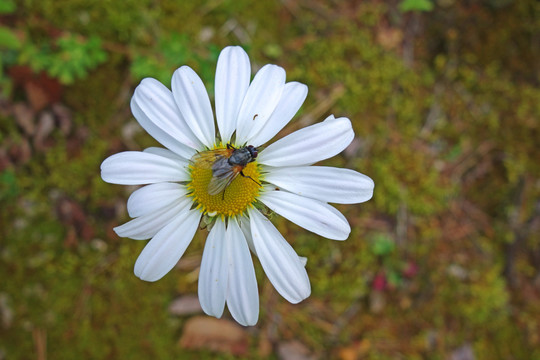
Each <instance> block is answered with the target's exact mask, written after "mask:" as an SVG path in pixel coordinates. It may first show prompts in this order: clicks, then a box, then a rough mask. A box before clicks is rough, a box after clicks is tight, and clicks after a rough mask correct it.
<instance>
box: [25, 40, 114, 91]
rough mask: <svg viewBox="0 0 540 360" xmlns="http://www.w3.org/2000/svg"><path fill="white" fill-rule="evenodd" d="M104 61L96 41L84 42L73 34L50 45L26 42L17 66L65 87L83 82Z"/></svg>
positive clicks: (105, 57)
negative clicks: (26, 67) (58, 82)
mask: <svg viewBox="0 0 540 360" xmlns="http://www.w3.org/2000/svg"><path fill="white" fill-rule="evenodd" d="M105 60H107V53H106V52H105V51H104V50H103V48H102V46H101V40H100V39H99V38H98V37H95V36H91V37H89V38H86V39H85V38H82V37H80V36H77V35H74V34H66V35H63V36H61V37H59V38H57V39H56V41H54V43H53V44H41V45H36V44H34V43H33V42H30V41H26V42H24V44H23V46H22V48H21V51H20V53H19V63H21V64H25V65H29V66H30V68H32V70H34V71H35V72H39V71H46V72H47V74H49V75H50V76H52V77H55V78H57V79H58V80H59V81H60V82H61V83H63V84H66V85H69V84H72V83H73V82H74V81H75V80H76V79H80V78H84V77H85V76H86V75H87V74H88V71H90V70H92V69H94V68H96V67H97V66H98V65H99V64H101V63H103V62H105Z"/></svg>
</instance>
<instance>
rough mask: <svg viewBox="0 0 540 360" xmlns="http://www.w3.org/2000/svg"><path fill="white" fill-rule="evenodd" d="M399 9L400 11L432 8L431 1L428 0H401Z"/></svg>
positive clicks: (428, 9) (429, 9)
mask: <svg viewBox="0 0 540 360" xmlns="http://www.w3.org/2000/svg"><path fill="white" fill-rule="evenodd" d="M399 9H400V10H401V11H402V12H407V11H431V10H433V3H432V2H431V1H430V0H403V1H402V2H401V3H400V4H399Z"/></svg>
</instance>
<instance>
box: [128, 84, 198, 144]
mask: <svg viewBox="0 0 540 360" xmlns="http://www.w3.org/2000/svg"><path fill="white" fill-rule="evenodd" d="M132 101H134V102H135V103H136V104H137V105H138V106H139V108H140V109H141V110H142V112H144V114H146V116H147V117H148V118H149V119H150V120H151V121H152V123H153V124H154V125H156V126H157V127H158V128H159V129H161V130H163V131H164V132H165V133H167V134H169V135H171V136H172V137H173V138H174V139H177V140H178V141H180V142H181V143H182V144H184V145H186V146H189V147H190V148H193V149H201V148H202V143H201V142H200V141H199V139H198V138H197V137H196V136H195V135H194V134H193V132H192V131H191V129H190V128H189V126H188V124H187V123H186V121H185V119H184V118H183V116H182V114H181V113H180V110H179V109H178V107H177V106H176V103H175V102H174V98H173V94H172V93H171V91H170V90H169V89H167V87H166V86H165V85H163V84H162V83H160V82H159V81H157V80H156V79H152V78H146V79H143V80H142V81H141V83H140V84H139V86H137V88H136V89H135V93H134V94H133V98H132ZM137 120H138V119H137ZM141 125H142V126H143V127H144V125H143V124H142V123H141ZM145 129H146V128H145ZM171 150H172V149H171Z"/></svg>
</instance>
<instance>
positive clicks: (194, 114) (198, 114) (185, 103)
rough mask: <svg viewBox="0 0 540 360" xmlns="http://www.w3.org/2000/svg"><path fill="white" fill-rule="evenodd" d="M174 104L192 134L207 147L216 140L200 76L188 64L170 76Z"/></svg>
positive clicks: (208, 103)
mask: <svg viewBox="0 0 540 360" xmlns="http://www.w3.org/2000/svg"><path fill="white" fill-rule="evenodd" d="M171 85H172V93H173V97H174V100H175V101H176V105H177V106H178V109H180V112H181V113H182V115H183V117H184V119H185V121H186V123H187V124H188V126H189V128H190V129H191V131H193V134H195V136H197V138H198V139H199V140H200V141H201V142H202V143H203V144H204V145H206V146H207V147H209V148H210V147H212V146H213V145H214V143H215V142H216V129H215V127H214V115H213V114H212V105H210V99H209V98H208V93H207V92H206V88H205V87H204V84H203V82H202V80H201V78H200V77H199V76H198V75H197V74H196V73H195V71H193V70H192V69H191V68H190V67H189V66H182V67H181V68H179V69H178V70H176V71H175V72H174V74H173V77H172V82H171Z"/></svg>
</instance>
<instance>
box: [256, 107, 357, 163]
mask: <svg viewBox="0 0 540 360" xmlns="http://www.w3.org/2000/svg"><path fill="white" fill-rule="evenodd" d="M353 138H354V132H353V129H352V125H351V122H350V120H349V119H347V118H338V119H335V118H334V117H333V116H330V117H328V118H327V119H326V120H325V121H323V122H321V123H318V124H315V125H311V126H308V127H305V128H303V129H300V130H297V131H295V132H293V133H292V134H290V135H287V136H285V137H284V138H283V139H280V140H278V141H276V142H275V143H273V144H271V145H269V146H268V147H267V148H266V149H264V150H263V151H261V153H260V154H259V157H258V158H257V161H258V162H259V163H260V164H264V165H270V166H300V165H308V164H313V163H315V162H317V161H321V160H324V159H328V158H331V157H332V156H334V155H337V154H339V153H340V152H341V151H342V150H343V149H345V148H346V147H347V146H348V145H349V144H350V143H351V141H352V139H353Z"/></svg>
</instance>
